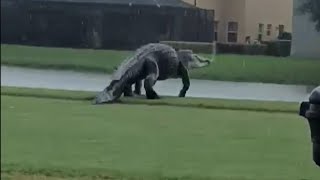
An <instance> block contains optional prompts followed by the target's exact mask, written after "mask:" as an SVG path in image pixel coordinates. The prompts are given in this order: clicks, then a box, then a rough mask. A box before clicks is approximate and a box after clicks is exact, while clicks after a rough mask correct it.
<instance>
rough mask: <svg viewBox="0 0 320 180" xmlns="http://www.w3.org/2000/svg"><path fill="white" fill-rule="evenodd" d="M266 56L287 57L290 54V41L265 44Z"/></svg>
mask: <svg viewBox="0 0 320 180" xmlns="http://www.w3.org/2000/svg"><path fill="white" fill-rule="evenodd" d="M266 44H267V50H266V55H269V56H278V57H287V56H290V53H291V41H290V40H276V41H270V42H267V43H266Z"/></svg>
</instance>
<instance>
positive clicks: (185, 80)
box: [178, 63, 190, 97]
mask: <svg viewBox="0 0 320 180" xmlns="http://www.w3.org/2000/svg"><path fill="white" fill-rule="evenodd" d="M178 72H179V75H180V77H181V79H182V84H183V87H182V89H181V90H180V93H179V97H185V96H186V93H187V91H188V90H189V87H190V78H189V72H188V70H187V68H186V67H185V66H183V65H182V63H180V64H179V69H178Z"/></svg>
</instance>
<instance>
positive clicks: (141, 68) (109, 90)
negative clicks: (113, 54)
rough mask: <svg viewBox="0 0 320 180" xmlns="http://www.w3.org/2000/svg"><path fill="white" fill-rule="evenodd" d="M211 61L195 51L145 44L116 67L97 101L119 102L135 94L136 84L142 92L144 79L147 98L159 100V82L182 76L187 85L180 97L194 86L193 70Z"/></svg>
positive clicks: (138, 90)
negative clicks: (123, 97)
mask: <svg viewBox="0 0 320 180" xmlns="http://www.w3.org/2000/svg"><path fill="white" fill-rule="evenodd" d="M211 62H212V61H211V60H209V59H206V58H203V57H200V56H199V55H197V54H195V53H193V51H192V50H188V49H182V50H175V49H174V48H173V47H171V46H169V45H166V44H161V43H149V44H146V45H143V46H141V47H140V48H138V49H137V50H136V51H135V53H134V54H133V56H130V57H128V58H127V59H125V60H124V61H123V62H122V63H121V64H120V66H118V68H116V69H115V72H114V73H113V76H112V78H111V82H110V84H109V85H108V86H107V87H106V88H104V89H103V90H102V91H101V92H99V93H98V94H97V95H96V97H95V98H94V100H93V104H104V103H112V102H115V101H117V100H118V99H119V98H120V97H121V95H122V94H124V96H133V93H132V85H133V84H135V91H134V92H135V93H136V94H140V93H141V90H140V89H141V86H142V80H144V89H145V92H146V98H147V99H159V98H160V97H159V95H158V94H157V93H156V92H155V90H154V89H153V86H154V85H155V83H156V81H163V80H167V79H170V78H181V79H182V84H183V87H182V89H181V90H180V93H179V97H185V95H186V93H187V91H188V89H189V87H190V79H189V70H190V69H194V68H201V67H206V66H208V65H210V64H211Z"/></svg>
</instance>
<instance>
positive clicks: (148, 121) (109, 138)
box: [1, 95, 320, 180]
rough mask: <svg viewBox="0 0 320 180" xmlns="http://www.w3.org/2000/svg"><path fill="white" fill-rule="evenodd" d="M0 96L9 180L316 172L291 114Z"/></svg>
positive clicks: (234, 178)
mask: <svg viewBox="0 0 320 180" xmlns="http://www.w3.org/2000/svg"><path fill="white" fill-rule="evenodd" d="M1 98H2V99H1V160H2V161H1V174H2V176H3V177H11V178H12V179H14V180H16V179H19V180H27V179H32V178H34V179H35V180H38V179H52V180H58V179H59V180H65V179H83V178H84V179H108V178H109V179H112V177H113V178H114V179H121V178H122V177H125V178H127V179H129V178H134V177H136V178H139V177H140V178H141V179H165V178H164V177H167V178H168V179H169V178H171V179H174V178H175V177H176V178H177V179H179V178H180V179H195V180H196V179H197V180H198V179H201V178H203V179H205V178H206V179H216V180H258V179H259V180H267V179H268V180H270V179H274V180H279V179H281V180H300V179H305V180H317V179H320V173H319V169H318V168H317V167H316V166H315V165H314V164H313V162H312V157H311V146H310V145H311V144H310V137H309V129H308V125H307V123H306V122H305V121H304V120H303V119H302V118H300V117H299V116H298V115H297V114H293V113H265V112H253V111H235V110H212V109H211V110H209V109H200V108H198V109H197V108H182V107H180V108H179V107H166V106H147V105H125V104H122V105H119V104H113V105H102V106H93V105H91V104H90V103H88V102H87V101H72V100H58V99H45V98H33V97H14V96H4V95H2V96H1ZM45 176H51V178H46V177H45Z"/></svg>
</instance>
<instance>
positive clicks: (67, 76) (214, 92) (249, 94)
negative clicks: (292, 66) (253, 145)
mask: <svg viewBox="0 0 320 180" xmlns="http://www.w3.org/2000/svg"><path fill="white" fill-rule="evenodd" d="M109 78H110V76H109V75H105V74H92V73H82V72H73V71H56V70H39V69H25V68H19V67H6V66H1V85H2V86H15V87H33V88H48V89H62V90H84V91H101V90H102V89H103V88H105V86H106V85H107V84H108V83H109V82H110V79H109ZM181 87H182V83H181V80H180V79H170V80H166V81H162V82H161V81H158V82H157V84H156V85H155V89H156V91H157V92H158V93H159V94H160V95H170V96H177V95H178V93H179V90H180V88H181ZM142 92H143V93H144V90H142ZM308 94H309V92H308V90H307V87H305V86H295V85H277V84H263V83H236V82H222V81H207V80H191V87H190V89H189V91H188V92H187V96H189V97H190V96H192V97H206V98H226V99H251V100H268V101H269V100H270V101H291V102H299V101H301V100H304V99H306V98H307V97H308Z"/></svg>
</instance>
